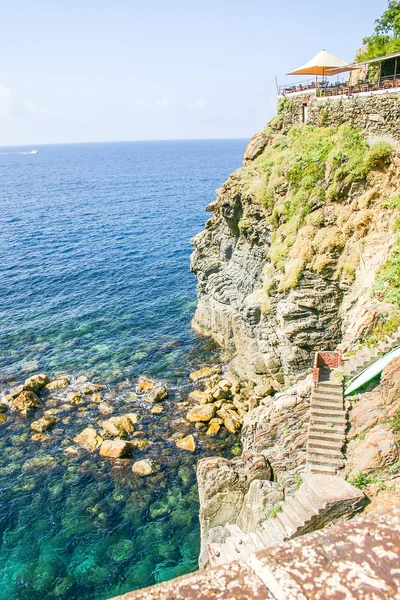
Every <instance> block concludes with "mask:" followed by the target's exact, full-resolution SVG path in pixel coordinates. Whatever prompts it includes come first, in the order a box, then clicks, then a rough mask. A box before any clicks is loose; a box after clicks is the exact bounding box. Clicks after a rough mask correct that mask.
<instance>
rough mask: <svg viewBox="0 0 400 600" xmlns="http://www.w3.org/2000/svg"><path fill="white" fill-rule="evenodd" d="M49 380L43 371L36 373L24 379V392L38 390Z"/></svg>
mask: <svg viewBox="0 0 400 600" xmlns="http://www.w3.org/2000/svg"><path fill="white" fill-rule="evenodd" d="M49 382H50V379H49V377H48V376H47V375H45V374H44V373H38V375H33V376H32V377H29V379H26V380H25V382H24V385H23V388H24V391H25V392H39V391H40V390H41V389H43V388H44V386H45V385H47V384H48V383H49Z"/></svg>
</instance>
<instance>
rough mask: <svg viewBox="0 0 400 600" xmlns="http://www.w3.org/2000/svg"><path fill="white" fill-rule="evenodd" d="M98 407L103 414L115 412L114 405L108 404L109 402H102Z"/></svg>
mask: <svg viewBox="0 0 400 600" xmlns="http://www.w3.org/2000/svg"><path fill="white" fill-rule="evenodd" d="M97 408H98V409H99V413H101V414H102V415H111V414H112V413H113V412H114V409H113V408H112V406H110V405H109V404H107V402H100V403H99V405H98V407H97Z"/></svg>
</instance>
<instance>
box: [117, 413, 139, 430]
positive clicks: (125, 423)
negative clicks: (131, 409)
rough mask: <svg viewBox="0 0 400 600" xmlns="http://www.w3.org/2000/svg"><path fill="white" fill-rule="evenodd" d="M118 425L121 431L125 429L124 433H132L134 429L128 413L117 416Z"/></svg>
mask: <svg viewBox="0 0 400 600" xmlns="http://www.w3.org/2000/svg"><path fill="white" fill-rule="evenodd" d="M117 418H118V417H117ZM118 426H119V428H120V429H123V431H125V432H126V433H133V432H134V431H135V428H134V426H133V423H132V421H131V420H130V418H129V416H128V415H122V416H121V417H119V423H118Z"/></svg>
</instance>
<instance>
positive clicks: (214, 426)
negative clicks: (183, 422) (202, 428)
mask: <svg viewBox="0 0 400 600" xmlns="http://www.w3.org/2000/svg"><path fill="white" fill-rule="evenodd" d="M213 421H214V422H213ZM220 429H221V425H220V424H219V423H216V422H215V420H214V419H211V421H210V425H209V426H208V429H207V431H206V434H207V435H209V436H210V437H214V436H215V435H217V433H218V432H219V430H220Z"/></svg>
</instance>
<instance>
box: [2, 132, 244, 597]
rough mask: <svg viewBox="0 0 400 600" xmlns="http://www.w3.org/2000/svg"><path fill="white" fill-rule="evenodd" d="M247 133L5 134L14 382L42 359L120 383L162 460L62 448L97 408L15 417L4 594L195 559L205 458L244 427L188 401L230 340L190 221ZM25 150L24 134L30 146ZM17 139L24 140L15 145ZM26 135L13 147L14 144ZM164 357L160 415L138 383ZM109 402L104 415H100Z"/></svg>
mask: <svg viewBox="0 0 400 600" xmlns="http://www.w3.org/2000/svg"><path fill="white" fill-rule="evenodd" d="M244 146H245V142H244V141H240V140H237V141H235V140H234V141H201V142H194V141H193V142H157V143H156V142H146V143H145V142H143V143H121V144H87V145H62V146H47V147H46V146H43V147H40V148H39V154H38V155H23V154H9V153H8V151H7V149H4V148H3V149H1V150H0V202H1V211H0V231H1V240H0V289H1V294H0V322H1V331H0V344H1V346H0V372H1V380H0V386H1V388H2V389H3V390H6V389H7V388H8V387H9V386H10V385H13V384H14V383H18V382H19V381H21V380H23V379H24V378H26V377H27V376H29V375H31V374H33V373H35V372H38V371H44V372H47V373H48V374H49V375H52V376H54V375H55V374H57V373H60V372H66V373H68V374H69V375H70V376H71V377H72V378H73V382H74V381H75V379H74V378H75V377H77V376H78V375H85V376H86V377H88V378H89V379H90V380H91V381H96V382H100V383H102V384H104V385H105V386H106V389H105V391H104V392H103V399H104V400H105V401H107V403H108V404H110V405H111V406H112V407H113V409H114V415H117V414H122V413H124V412H132V411H138V412H139V413H140V415H141V421H140V429H141V431H142V433H143V436H145V437H146V439H148V440H149V441H150V442H151V444H150V446H149V447H148V449H147V450H145V451H143V452H141V453H140V456H137V457H135V458H144V457H150V458H153V459H154V460H156V462H157V463H158V464H159V465H160V471H159V472H158V473H156V474H154V475H152V476H151V477H148V478H146V479H145V478H135V477H134V476H133V474H132V472H131V468H130V467H131V464H132V460H131V459H127V460H121V461H114V462H112V461H110V460H106V459H101V458H100V457H99V456H98V455H97V454H90V453H83V454H82V453H80V454H78V455H73V454H68V453H66V452H65V449H66V448H67V447H68V446H70V445H71V444H72V438H73V436H74V435H76V433H78V432H79V431H81V430H82V429H83V428H84V427H85V426H86V425H87V424H89V423H91V424H93V425H95V426H96V423H97V422H98V420H99V418H100V415H99V414H98V408H97V407H96V406H95V405H94V404H93V403H92V404H87V405H85V406H82V407H78V408H74V410H73V411H70V412H69V413H67V411H65V413H63V412H62V413H61V414H60V416H59V419H60V420H59V422H58V423H57V425H56V427H55V428H54V429H53V431H52V433H51V434H50V436H49V439H48V440H47V441H45V442H33V441H32V440H31V434H32V431H31V430H30V423H31V422H32V420H34V419H37V418H38V417H40V416H41V414H42V413H43V410H45V409H48V408H50V407H53V406H59V404H57V403H60V402H61V400H62V395H63V394H65V392H64V391H62V390H60V391H59V392H57V393H56V394H53V395H52V396H53V397H50V396H49V395H48V397H45V398H44V401H45V402H46V404H45V406H44V407H43V408H41V409H38V411H37V412H36V413H35V414H34V415H32V416H30V417H28V418H27V419H24V418H22V417H20V416H16V415H14V414H13V415H11V416H9V418H8V421H7V422H6V423H5V424H4V425H1V426H0V486H1V495H0V536H1V538H0V539H1V546H0V565H1V571H0V598H1V600H3V598H4V599H6V598H7V599H36V598H41V599H43V598H46V599H50V598H51V599H53V598H54V599H55V598H68V599H73V598H80V599H89V598H96V599H102V598H108V597H111V596H113V595H116V594H118V593H123V592H125V591H127V590H130V589H134V588H138V587H142V586H145V585H150V584H152V583H154V582H157V581H162V580H164V579H168V578H170V577H173V576H176V575H179V574H182V573H186V572H188V571H190V570H193V569H195V568H196V564H197V556H198V550H199V530H198V519H197V511H198V500H197V489H196V482H195V465H196V463H197V461H198V459H199V458H201V457H202V456H206V455H209V454H215V453H219V454H223V455H225V456H230V455H232V454H233V453H234V452H235V451H237V446H236V445H235V444H236V443H237V440H235V439H234V438H232V437H231V436H229V437H225V438H222V439H218V440H210V439H208V438H207V436H205V435H204V433H203V432H201V431H196V430H194V429H193V428H192V429H191V431H192V432H193V433H194V434H195V437H196V445H197V450H196V452H195V454H193V455H192V454H189V453H187V452H183V451H179V450H178V449H177V448H176V446H175V443H174V442H173V440H171V439H170V438H171V435H172V434H173V433H176V432H177V431H182V432H186V431H187V429H186V424H184V422H183V421H182V417H183V416H184V414H185V410H184V409H183V408H181V407H179V405H177V402H179V401H182V400H185V399H186V396H187V393H188V391H189V390H190V389H191V388H190V385H189V384H188V379H187V374H188V372H189V371H190V370H193V369H194V368H197V367H198V366H199V365H201V364H203V363H204V362H207V361H209V360H212V359H213V358H215V356H216V355H217V351H216V349H215V348H213V346H212V345H211V344H210V343H209V342H207V341H206V340H201V339H199V338H198V337H196V336H195V335H194V334H193V332H191V330H190V327H189V322H190V318H191V316H192V314H193V311H194V307H195V300H196V298H195V281H194V278H193V277H192V275H191V274H190V272H189V255H190V252H191V247H190V244H189V239H190V237H191V236H193V235H195V234H196V233H197V232H198V231H200V230H201V229H202V227H203V225H204V221H205V219H206V217H207V214H206V213H205V212H204V207H205V206H206V204H208V202H210V201H211V200H212V199H213V198H214V196H215V193H214V190H215V188H216V187H218V186H219V185H221V183H222V182H223V181H224V179H225V178H226V177H227V176H228V175H229V173H230V172H231V171H232V170H234V169H235V168H237V167H238V166H240V162H241V157H242V155H243V150H244ZM21 150H26V149H21ZM17 151H18V149H15V148H13V149H12V152H17ZM10 152H11V151H10ZM143 374H146V375H149V376H152V377H155V378H157V379H160V380H162V381H164V382H165V383H166V385H167V387H168V388H169V389H170V397H169V399H168V401H167V402H166V403H165V406H166V409H165V412H164V413H163V414H162V415H152V414H151V413H150V412H149V409H148V406H146V405H145V404H144V403H143V402H141V401H140V400H138V399H135V397H134V394H133V392H134V389H135V387H134V386H135V380H136V378H137V377H138V376H139V375H143ZM102 418H104V417H102Z"/></svg>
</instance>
